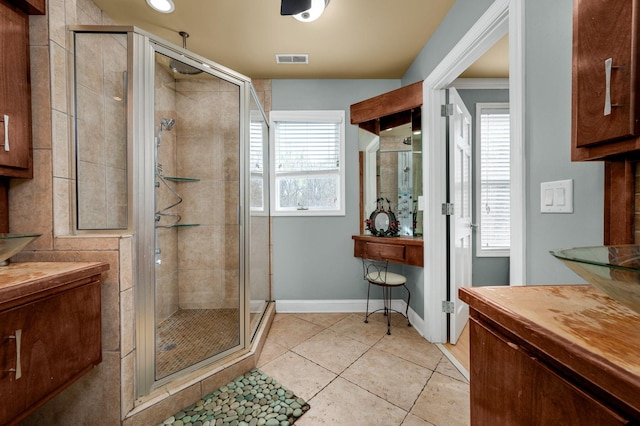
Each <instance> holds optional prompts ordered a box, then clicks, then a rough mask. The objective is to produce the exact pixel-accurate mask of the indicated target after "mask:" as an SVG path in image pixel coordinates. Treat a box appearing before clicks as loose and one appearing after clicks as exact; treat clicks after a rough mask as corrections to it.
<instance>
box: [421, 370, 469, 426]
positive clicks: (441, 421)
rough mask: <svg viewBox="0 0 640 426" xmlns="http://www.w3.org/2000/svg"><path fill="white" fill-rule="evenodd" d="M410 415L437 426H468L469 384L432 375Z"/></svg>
mask: <svg viewBox="0 0 640 426" xmlns="http://www.w3.org/2000/svg"><path fill="white" fill-rule="evenodd" d="M411 414H413V415H415V416H418V417H420V418H421V419H423V420H426V421H428V422H431V423H433V424H435V425H438V426H441V425H446V426H467V425H469V424H470V420H469V384H467V383H464V382H461V381H459V380H456V379H452V378H451V377H448V376H445V375H443V374H440V373H433V375H432V376H431V379H429V382H428V383H427V386H426V387H425V389H424V391H423V392H422V393H421V394H420V397H419V398H418V400H417V401H416V403H415V405H414V406H413V408H412V409H411Z"/></svg>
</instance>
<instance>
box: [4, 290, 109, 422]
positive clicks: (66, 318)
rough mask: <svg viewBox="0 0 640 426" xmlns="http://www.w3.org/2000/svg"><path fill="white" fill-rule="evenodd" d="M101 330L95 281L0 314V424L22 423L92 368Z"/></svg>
mask: <svg viewBox="0 0 640 426" xmlns="http://www.w3.org/2000/svg"><path fill="white" fill-rule="evenodd" d="M100 327H101V320H100V282H99V281H96V282H92V283H90V284H87V285H84V286H82V287H78V288H76V289H73V290H69V291H66V292H63V293H60V294H58V295H55V296H53V297H49V298H46V299H43V300H40V301H37V302H33V303H29V304H27V305H23V306H20V307H17V308H14V309H10V310H8V311H4V312H2V313H0V336H2V341H0V395H1V396H2V403H0V424H6V423H8V422H11V421H12V420H16V419H19V418H24V417H25V416H26V415H27V414H29V413H30V412H32V411H33V410H34V409H35V408H36V407H38V406H40V405H42V404H43V403H44V402H46V401H47V400H48V399H50V398H51V397H53V396H54V395H55V394H56V393H58V392H60V391H61V390H62V389H64V388H65V387H66V386H68V385H69V384H70V383H71V382H73V381H74V380H76V379H77V378H79V377H80V376H81V375H83V374H84V373H86V372H87V371H88V370H89V369H91V368H92V367H93V366H94V365H97V364H98V363H99V362H100V361H101V359H102V349H101V328H100ZM17 330H19V334H20V337H21V339H20V342H19V345H18V341H17V339H16V338H15V336H16V331H17ZM11 336H14V337H11ZM18 353H19V357H18ZM18 358H19V361H18ZM18 364H19V366H20V370H21V377H19V378H16V375H17V374H16V373H15V371H10V370H15V369H16V367H17V366H18Z"/></svg>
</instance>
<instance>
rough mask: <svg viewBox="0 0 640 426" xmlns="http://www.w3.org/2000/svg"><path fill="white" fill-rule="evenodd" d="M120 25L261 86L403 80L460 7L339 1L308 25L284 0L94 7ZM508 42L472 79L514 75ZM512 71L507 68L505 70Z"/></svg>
mask: <svg viewBox="0 0 640 426" xmlns="http://www.w3.org/2000/svg"><path fill="white" fill-rule="evenodd" d="M94 2H95V3H96V4H97V5H98V6H99V7H100V8H101V9H102V10H103V11H104V12H106V14H107V15H109V16H110V17H111V18H112V19H113V20H115V21H116V22H117V23H118V24H122V25H135V26H137V27H139V28H141V29H143V30H145V31H148V32H150V33H152V34H155V35H157V36H159V37H161V38H163V39H165V40H167V41H169V42H172V43H174V44H176V45H179V46H181V45H182V38H181V37H180V35H179V34H178V32H179V31H186V32H188V33H189V34H190V37H189V38H188V39H187V48H188V50H190V51H192V52H194V53H197V54H198V55H201V56H204V57H206V58H209V59H210V60H212V61H214V62H217V63H219V64H221V65H224V66H225V67H227V68H231V69H233V70H234V71H237V72H239V73H241V74H244V75H246V76H248V77H250V78H253V79H259V78H271V79H281V78H322V79H325V78H340V79H349V78H357V79H399V78H401V77H402V76H403V75H404V74H405V72H406V71H407V69H408V68H409V66H410V65H411V63H412V62H413V60H414V59H415V58H416V56H417V55H418V53H419V52H420V51H421V50H422V47H423V46H424V45H425V43H426V42H427V41H428V40H429V38H430V37H431V36H432V34H433V32H434V31H435V30H436V28H437V27H438V25H439V24H440V22H441V21H442V19H443V18H444V17H445V16H446V14H447V12H448V11H449V9H450V8H451V6H452V5H453V3H455V0H331V1H330V3H329V5H328V6H327V8H326V10H325V12H324V14H323V15H322V16H321V17H320V18H319V19H318V20H317V21H314V22H310V23H303V22H299V21H297V20H295V19H294V18H293V17H290V16H280V0H174V3H175V11H174V12H173V13H170V14H163V13H159V12H156V11H154V10H153V9H151V8H150V7H149V6H148V5H147V4H146V2H145V0H94ZM507 45H508V43H506V42H505V41H503V42H502V43H498V44H497V45H496V46H497V47H495V48H494V49H493V52H488V55H490V56H489V58H486V57H485V58H482V59H481V60H480V61H478V63H477V66H478V68H477V70H474V67H471V68H470V69H469V70H467V72H466V73H465V75H464V77H506V76H508V59H507V56H506V55H507V52H508V49H507V48H506V47H505V46H507ZM276 54H308V55H309V63H308V64H277V63H276V58H275V56H276ZM505 64H506V65H505Z"/></svg>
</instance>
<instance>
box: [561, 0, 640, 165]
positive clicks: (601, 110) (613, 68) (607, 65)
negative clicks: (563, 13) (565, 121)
mask: <svg viewBox="0 0 640 426" xmlns="http://www.w3.org/2000/svg"><path fill="white" fill-rule="evenodd" d="M637 49H638V0H617V1H614V2H612V1H607V0H574V14H573V87H572V125H571V127H572V128H571V133H572V160H574V161H581V160H594V159H603V158H608V157H611V156H615V155H619V154H624V153H629V152H633V151H640V141H639V140H638V136H640V121H639V118H640V117H639V115H640V112H639V111H638V108H637V105H636V89H637V86H638V55H637Z"/></svg>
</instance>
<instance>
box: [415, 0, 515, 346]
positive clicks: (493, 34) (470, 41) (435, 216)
mask: <svg viewBox="0 0 640 426" xmlns="http://www.w3.org/2000/svg"><path fill="white" fill-rule="evenodd" d="M507 33H509V38H510V42H509V68H510V79H509V97H510V105H511V140H512V153H511V154H512V156H511V170H512V172H511V236H512V241H513V242H514V244H512V247H511V266H510V284H511V285H522V283H523V282H524V269H525V268H524V252H525V250H524V248H525V239H524V155H523V152H524V142H523V134H524V129H523V128H524V120H523V105H524V78H523V72H524V63H523V58H524V53H523V52H524V36H523V35H524V5H523V0H496V1H495V2H494V3H493V4H492V5H491V6H490V7H489V8H488V9H487V11H486V12H485V14H484V15H482V17H481V18H480V19H479V20H478V22H476V24H475V25H474V26H473V27H472V28H471V29H470V30H469V31H468V33H467V34H466V35H465V36H464V37H463V38H462V39H461V40H460V42H459V43H458V44H457V45H456V46H455V47H454V48H453V49H452V50H451V51H450V52H449V54H448V55H447V56H446V57H445V58H444V59H443V61H442V62H441V63H440V64H439V65H438V66H437V67H436V69H434V71H433V72H432V73H431V74H430V75H429V76H428V77H427V79H426V80H425V81H424V89H423V91H424V102H423V117H424V118H423V128H424V129H426V130H427V132H426V133H425V135H424V137H425V144H424V148H423V149H424V150H425V151H426V153H427V155H425V156H424V163H423V168H424V170H425V173H424V179H425V185H424V195H425V197H426V205H430V206H436V207H437V208H434V209H431V210H430V211H425V229H428V230H429V231H428V232H429V233H430V234H431V235H430V237H429V238H425V253H429V255H428V256H425V283H424V284H425V292H424V296H425V330H424V336H425V337H426V338H427V339H428V340H429V341H431V342H437V343H444V342H446V341H447V339H448V335H447V332H448V327H449V322H448V320H449V316H448V315H447V314H446V313H445V312H444V307H443V303H442V302H443V301H447V300H449V299H450V297H451V295H449V294H447V291H446V290H447V289H446V286H445V285H443V283H446V282H447V275H448V273H449V270H450V269H453V268H455V265H449V266H447V241H448V236H447V225H446V216H443V215H442V214H441V211H440V208H439V206H440V205H441V204H443V203H445V202H446V200H447V185H446V179H444V177H445V176H446V168H447V165H446V164H447V163H446V149H445V146H446V144H445V143H443V141H445V140H446V139H445V137H446V128H445V123H444V121H445V120H444V119H443V118H442V117H441V114H440V112H441V105H443V104H445V101H446V99H445V89H446V88H447V87H449V86H450V85H451V83H452V82H453V81H454V80H455V79H456V78H457V77H458V76H459V75H460V74H461V72H462V71H464V70H465V69H467V68H468V67H469V66H470V65H471V64H472V63H474V62H475V61H476V60H477V59H478V58H479V57H480V56H482V54H484V53H485V52H486V51H487V50H488V49H489V48H490V47H491V46H493V45H494V44H495V43H496V42H497V41H499V40H500V39H501V38H502V37H504V35H505V34H507ZM425 234H426V233H425ZM455 296H457V295H454V297H455ZM452 300H453V299H452Z"/></svg>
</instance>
